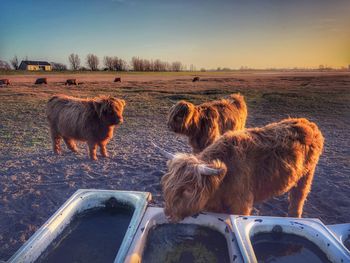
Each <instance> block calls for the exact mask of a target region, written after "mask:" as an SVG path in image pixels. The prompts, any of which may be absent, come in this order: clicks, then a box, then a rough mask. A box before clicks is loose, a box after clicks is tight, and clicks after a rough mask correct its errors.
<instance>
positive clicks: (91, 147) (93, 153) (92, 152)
mask: <svg viewBox="0 0 350 263" xmlns="http://www.w3.org/2000/svg"><path fill="white" fill-rule="evenodd" d="M88 146H89V153H90V158H91V159H92V160H97V155H96V149H97V144H96V143H95V142H88Z"/></svg>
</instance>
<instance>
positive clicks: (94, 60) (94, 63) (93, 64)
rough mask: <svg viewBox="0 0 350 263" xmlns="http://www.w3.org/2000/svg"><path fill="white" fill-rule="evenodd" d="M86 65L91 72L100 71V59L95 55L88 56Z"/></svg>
mask: <svg viewBox="0 0 350 263" xmlns="http://www.w3.org/2000/svg"><path fill="white" fill-rule="evenodd" d="M86 64H87V66H88V67H89V68H90V69H91V70H98V64H99V59H98V57H97V56H96V55H94V54H88V55H87V56H86Z"/></svg>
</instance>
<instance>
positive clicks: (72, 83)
mask: <svg viewBox="0 0 350 263" xmlns="http://www.w3.org/2000/svg"><path fill="white" fill-rule="evenodd" d="M64 85H69V86H70V85H78V83H77V80H76V79H67V80H66V83H65V84H64Z"/></svg>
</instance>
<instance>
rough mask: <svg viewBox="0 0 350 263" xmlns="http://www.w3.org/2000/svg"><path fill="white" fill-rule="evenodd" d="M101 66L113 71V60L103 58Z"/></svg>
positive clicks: (106, 57)
mask: <svg viewBox="0 0 350 263" xmlns="http://www.w3.org/2000/svg"><path fill="white" fill-rule="evenodd" d="M103 64H104V65H105V67H106V68H108V70H113V69H114V58H112V57H109V56H105V57H104V58H103Z"/></svg>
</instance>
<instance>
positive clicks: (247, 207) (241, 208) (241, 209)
mask: <svg viewBox="0 0 350 263" xmlns="http://www.w3.org/2000/svg"><path fill="white" fill-rule="evenodd" d="M238 196H239V194H238ZM253 204H254V196H253V195H252V194H251V193H245V194H241V195H240V197H239V199H238V200H237V202H235V203H234V204H233V205H232V207H231V211H230V213H232V214H235V215H245V216H249V215H250V213H251V211H252V209H253Z"/></svg>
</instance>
